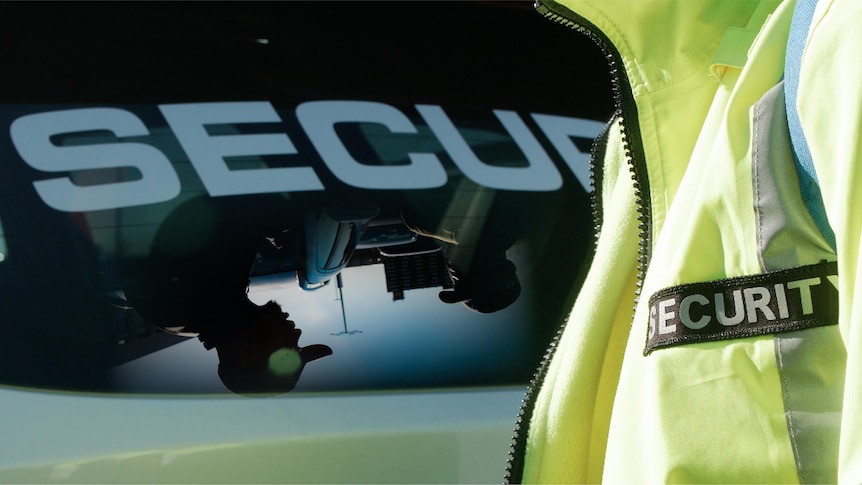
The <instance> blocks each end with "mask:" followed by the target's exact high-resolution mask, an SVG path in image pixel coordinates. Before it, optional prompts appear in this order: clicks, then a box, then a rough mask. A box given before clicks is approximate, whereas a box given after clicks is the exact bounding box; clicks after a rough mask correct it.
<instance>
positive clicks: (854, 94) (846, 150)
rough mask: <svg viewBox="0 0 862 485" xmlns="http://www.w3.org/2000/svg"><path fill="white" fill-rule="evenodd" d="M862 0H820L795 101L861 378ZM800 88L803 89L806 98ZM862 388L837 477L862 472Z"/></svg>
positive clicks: (852, 389)
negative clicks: (824, 213) (828, 229)
mask: <svg viewBox="0 0 862 485" xmlns="http://www.w3.org/2000/svg"><path fill="white" fill-rule="evenodd" d="M860 21H862V3H860V2H858V1H855V0H842V1H828V0H821V1H820V2H819V3H818V5H817V10H816V11H815V14H814V19H813V20H812V23H811V30H810V31H809V41H808V44H807V47H806V50H805V52H804V54H803V57H802V70H801V73H800V81H799V83H800V86H799V93H800V94H799V98H798V100H797V106H798V108H799V115H800V118H801V123H802V127H803V129H804V130H805V136H806V139H807V140H808V145H809V149H810V150H811V157H812V159H813V160H814V165H815V167H816V170H817V176H818V178H819V180H820V186H821V190H822V192H823V199H824V204H825V206H826V211H827V214H828V215H829V222H830V224H831V225H832V228H833V230H834V231H835V237H836V245H837V252H838V272H839V273H838V274H839V275H840V278H839V285H840V286H839V292H840V295H841V297H840V308H841V316H840V320H839V328H840V330H841V336H842V338H843V340H844V342H845V344H846V346H847V376H848V378H850V377H851V376H852V377H856V378H858V377H859V376H862V355H860V353H862V305H856V304H855V302H862V285H857V284H856V282H857V281H862V280H860V278H862V265H860V259H859V258H860V250H862V245H860V243H862V241H860V233H862V169H860V166H862V156H860V154H862V61H860V55H859V49H860V46H862V28H860ZM803 94H805V95H804V96H803ZM860 410H862V388H860V386H859V384H858V382H854V381H852V380H850V379H848V381H847V383H846V385H845V394H844V413H843V417H842V422H841V442H840V452H839V457H838V459H839V462H838V464H839V471H838V473H839V475H838V477H839V481H840V482H842V483H859V481H860V477H862V412H860Z"/></svg>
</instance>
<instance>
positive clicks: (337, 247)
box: [296, 207, 380, 290]
mask: <svg viewBox="0 0 862 485" xmlns="http://www.w3.org/2000/svg"><path fill="white" fill-rule="evenodd" d="M379 213H380V210H379V209H378V208H377V207H368V208H343V207H324V208H319V209H313V210H310V211H307V212H306V213H305V217H304V222H305V258H306V262H305V267H304V268H303V269H301V270H300V271H298V272H297V273H296V277H297V279H298V280H299V286H300V287H302V289H304V290H314V289H317V288H320V287H322V286H324V285H326V284H327V283H328V282H329V280H330V279H332V277H333V276H335V275H337V274H338V273H339V272H340V271H341V270H342V269H344V267H345V266H347V263H348V262H349V261H350V256H352V255H353V251H354V250H355V249H356V246H357V244H359V239H360V237H361V236H362V231H363V228H364V226H365V225H366V224H367V223H368V221H370V220H371V219H373V218H374V217H376V216H377V215H378V214H379Z"/></svg>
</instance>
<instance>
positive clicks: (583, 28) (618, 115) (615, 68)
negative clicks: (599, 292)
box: [504, 0, 652, 484]
mask: <svg viewBox="0 0 862 485" xmlns="http://www.w3.org/2000/svg"><path fill="white" fill-rule="evenodd" d="M535 7H536V10H537V11H538V12H539V13H540V14H541V15H542V16H544V17H545V18H548V19H550V20H551V21H553V22H556V23H558V24H561V25H564V26H566V27H568V28H570V29H572V30H574V31H576V32H579V33H581V34H583V35H586V36H587V37H589V38H590V39H591V40H592V41H593V43H595V44H596V45H597V46H598V47H599V48H600V49H601V50H602V53H603V54H604V56H605V59H606V60H607V62H608V67H609V69H610V74H611V84H612V86H611V87H612V90H613V98H614V106H615V108H616V111H615V113H614V116H613V118H612V120H611V122H610V123H608V125H607V126H606V127H605V130H604V132H603V134H602V135H601V136H599V137H598V138H597V139H596V142H595V143H594V144H593V147H592V150H591V153H590V158H591V163H590V179H591V183H592V185H593V187H592V188H593V190H592V195H591V206H592V207H591V209H592V214H593V222H594V228H595V231H596V232H595V240H596V243H597V242H598V234H599V231H600V229H601V226H602V223H603V220H602V215H601V214H602V210H601V209H602V208H601V197H600V193H599V191H600V189H601V173H602V170H601V166H600V165H599V164H600V163H601V162H602V159H601V158H599V157H600V156H601V154H602V153H603V151H604V146H603V145H602V140H603V139H606V138H607V133H608V132H609V131H610V129H611V126H612V125H613V123H616V122H618V123H619V124H620V128H621V130H622V146H623V149H624V150H625V158H626V161H627V163H628V167H629V171H630V173H631V176H632V180H633V185H634V191H635V198H636V202H637V211H638V216H637V219H638V233H639V234H638V237H639V247H638V277H637V288H636V290H635V298H634V305H633V310H632V311H633V312H634V308H636V307H637V304H638V300H639V299H640V295H641V288H642V287H643V280H644V275H645V274H646V268H647V265H648V264H649V260H650V256H651V254H650V253H651V251H650V247H651V242H650V239H651V232H652V227H651V224H652V220H651V214H650V211H649V206H648V202H649V200H650V194H649V184H648V183H647V182H648V176H647V170H646V164H645V162H644V160H645V157H644V154H643V142H642V140H641V135H640V127H639V126H638V124H637V107H636V105H635V103H634V96H633V94H632V92H631V89H630V87H629V84H628V80H627V76H626V73H625V70H624V69H623V67H622V59H621V57H620V55H619V53H618V52H617V51H616V49H615V48H614V47H613V44H611V42H610V40H609V39H608V38H607V37H606V36H605V35H604V34H603V33H602V32H601V31H599V30H598V29H597V28H596V27H595V26H594V25H592V24H591V23H590V22H588V21H587V20H586V19H584V18H583V17H581V16H579V15H577V14H575V13H574V12H572V11H571V10H569V9H568V8H566V7H563V6H561V5H559V4H557V3H553V2H552V0H537V1H536V5H535ZM629 121H631V122H629ZM633 150H635V151H636V153H635V152H633ZM602 158H603V157H602ZM567 324H568V319H566V321H564V322H563V323H562V324H561V325H560V328H559V329H558V330H557V333H556V334H555V335H554V337H553V339H552V341H551V343H550V345H549V346H548V349H547V351H546V352H545V354H544V356H543V357H542V361H541V363H540V364H539V367H538V370H537V371H536V372H535V373H534V374H533V377H532V379H531V380H530V383H529V385H528V387H527V391H526V393H525V394H524V398H523V400H522V401H521V409H520V411H519V412H518V417H517V420H516V422H515V428H514V431H513V437H512V442H511V445H510V448H509V456H508V459H507V462H506V474H505V477H504V483H507V484H508V483H520V481H521V479H522V475H523V471H524V453H525V451H526V445H527V433H526V431H527V427H528V426H529V421H530V419H531V418H532V414H533V408H534V406H535V400H536V394H537V393H538V391H539V388H540V386H541V384H542V381H543V380H544V378H545V375H546V374H547V370H548V366H549V365H550V362H551V359H552V358H553V356H554V353H555V351H556V349H557V346H558V345H559V342H560V338H561V337H562V335H563V331H564V330H565V328H566V325H567Z"/></svg>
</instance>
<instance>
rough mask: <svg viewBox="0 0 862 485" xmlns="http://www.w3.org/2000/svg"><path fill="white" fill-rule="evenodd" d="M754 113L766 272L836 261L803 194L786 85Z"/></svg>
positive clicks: (761, 251) (754, 171)
mask: <svg viewBox="0 0 862 485" xmlns="http://www.w3.org/2000/svg"><path fill="white" fill-rule="evenodd" d="M752 111H753V113H752V118H753V119H752V131H751V138H752V145H751V165H752V178H753V183H754V187H753V188H754V212H755V217H756V219H757V243H758V246H759V247H758V250H759V254H760V265H761V267H762V269H763V270H764V271H776V270H779V269H783V268H792V267H794V266H802V265H805V264H811V263H816V262H817V261H821V260H824V259H825V260H834V259H835V252H834V251H833V250H832V248H831V247H830V246H829V243H827V242H826V240H825V239H824V238H823V235H822V234H821V233H820V230H819V229H818V228H817V225H816V224H815V223H814V219H812V218H811V215H810V214H809V213H808V209H807V208H806V206H805V203H804V202H803V200H802V195H801V194H800V193H799V179H798V177H797V176H796V168H795V164H794V162H793V151H792V149H791V145H790V135H789V134H788V132H787V119H786V118H785V113H784V91H783V88H782V84H778V85H777V86H775V87H773V88H772V89H771V90H769V92H767V93H766V94H765V95H764V96H763V98H761V99H760V100H759V101H758V102H757V103H756V104H755V105H754V107H753V109H752Z"/></svg>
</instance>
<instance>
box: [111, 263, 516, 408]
mask: <svg viewBox="0 0 862 485" xmlns="http://www.w3.org/2000/svg"><path fill="white" fill-rule="evenodd" d="M342 280H343V289H342V292H341V293H342V295H343V299H344V312H345V316H346V320H345V319H344V318H343V317H342V309H341V301H339V292H338V289H337V285H336V282H335V281H334V280H333V281H331V282H330V284H329V285H327V286H325V287H323V288H320V289H318V290H315V291H303V290H301V289H300V288H299V287H298V286H297V284H296V281H295V279H293V278H291V277H290V276H289V275H286V276H284V277H283V278H281V280H280V281H279V280H277V279H274V278H266V279H261V280H256V281H254V282H253V283H252V286H251V288H250V291H249V298H250V299H251V300H252V301H254V302H255V303H258V304H262V303H265V302H266V301H269V300H275V301H276V302H278V303H279V304H280V305H281V306H282V308H283V310H285V311H287V312H288V313H290V318H291V319H292V320H294V321H295V322H296V325H297V327H298V328H301V329H302V332H303V333H302V337H301V338H300V341H299V343H300V345H302V346H306V345H311V344H326V345H328V346H330V347H331V348H332V349H333V355H331V356H329V357H325V358H323V359H320V360H317V361H314V362H311V363H309V364H308V365H307V366H306V367H305V370H304V372H303V374H302V378H301V379H300V380H299V383H298V384H297V386H296V388H295V389H294V391H293V392H294V393H295V392H303V391H305V392H315V391H326V390H348V389H350V390H362V389H387V388H414V387H435V386H447V385H452V384H453V383H462V384H472V385H477V384H482V383H488V384H491V383H494V381H500V380H501V379H502V380H505V379H506V376H507V375H511V374H514V373H515V372H517V371H518V370H519V369H521V370H522V369H523V367H524V365H525V363H524V359H525V358H528V357H529V355H530V354H529V346H528V345H527V342H528V340H529V339H530V332H529V331H528V330H529V328H528V327H529V325H530V318H529V315H528V312H527V311H526V308H527V307H528V306H529V302H528V299H529V298H528V297H526V296H527V295H522V297H521V298H520V299H519V300H518V301H517V302H516V303H515V304H513V305H511V306H510V307H508V308H506V309H505V310H503V311H500V312H497V313H493V314H479V313H474V312H471V311H469V310H468V309H466V308H465V307H464V306H462V305H461V304H454V305H448V304H445V303H442V302H441V301H440V300H439V298H438V297H437V293H438V292H439V291H440V288H428V289H413V290H407V291H406V292H405V298H404V299H403V300H398V301H393V299H392V294H391V293H388V292H387V291H386V278H385V274H384V267H383V265H381V264H376V265H369V266H357V267H351V268H347V269H345V270H344V271H343V272H342ZM345 328H346V329H347V331H348V332H350V333H344V332H345ZM353 332H355V333H353ZM529 365H532V363H529ZM217 366H218V356H217V354H216V352H215V351H214V350H213V351H209V352H208V351H206V350H205V349H204V347H203V346H202V345H201V344H200V342H199V341H198V340H197V339H189V341H187V342H183V343H180V344H177V345H174V346H172V347H168V348H166V349H163V350H160V351H157V352H154V353H152V354H150V355H147V356H145V357H142V358H139V359H136V360H134V361H131V362H128V363H126V364H123V365H121V366H118V367H117V368H115V369H114V370H113V371H112V374H113V377H114V381H115V383H116V385H117V386H118V389H117V390H118V391H121V392H147V393H159V392H166V393H175V392H183V393H223V392H226V389H225V388H224V385H223V384H222V383H221V381H220V380H219V378H218V376H217V374H216V368H217Z"/></svg>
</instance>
